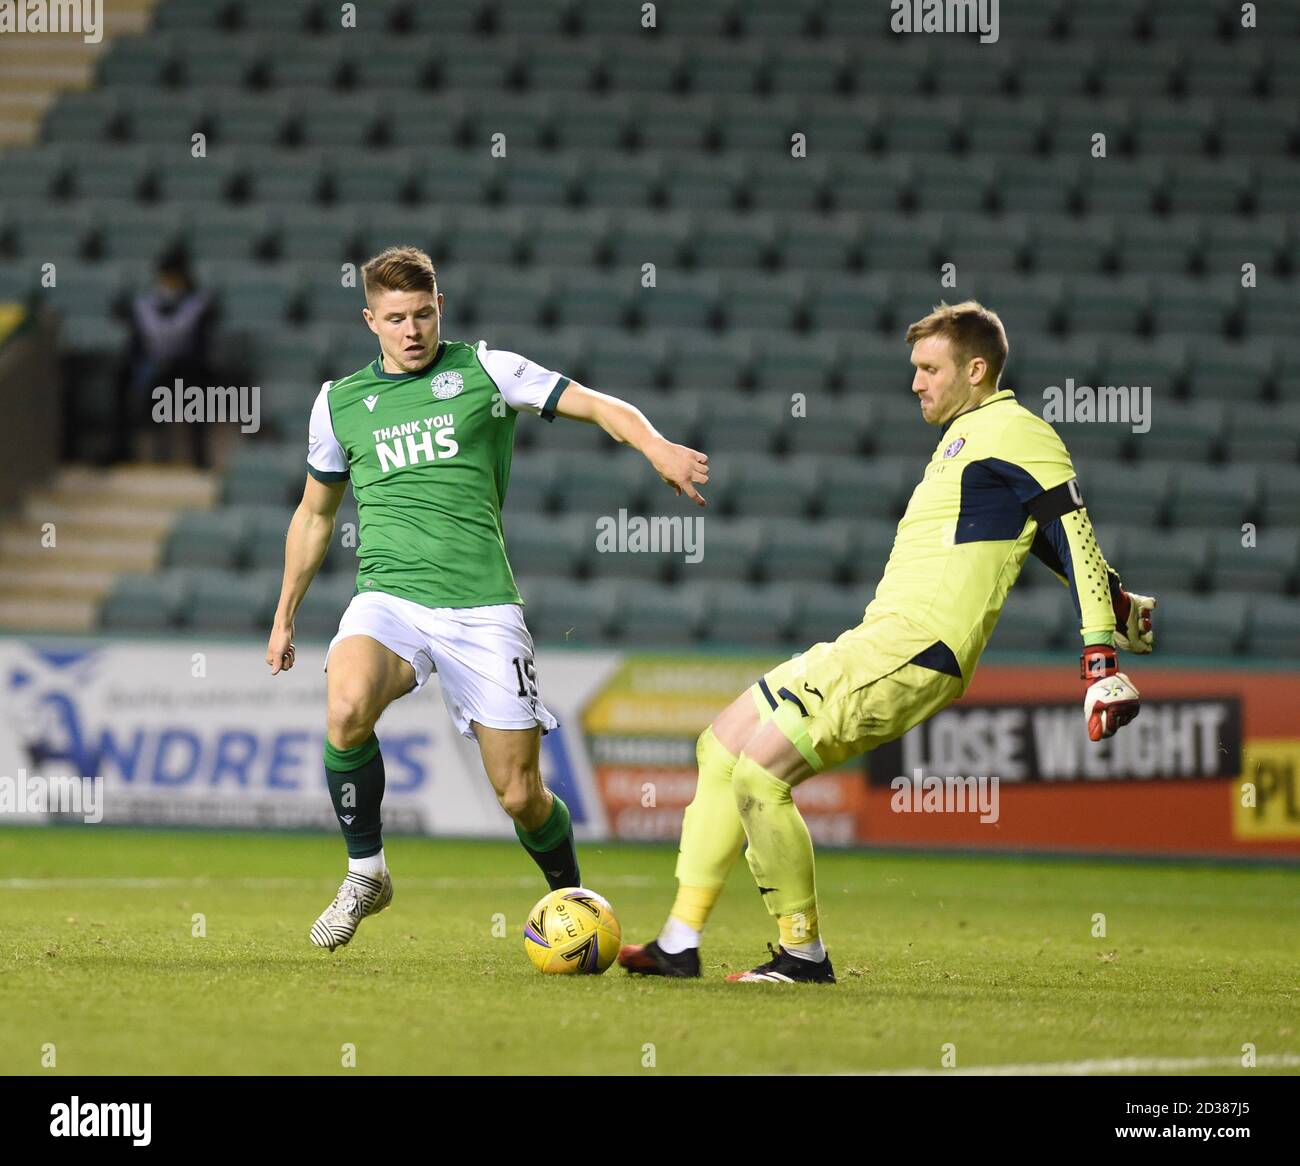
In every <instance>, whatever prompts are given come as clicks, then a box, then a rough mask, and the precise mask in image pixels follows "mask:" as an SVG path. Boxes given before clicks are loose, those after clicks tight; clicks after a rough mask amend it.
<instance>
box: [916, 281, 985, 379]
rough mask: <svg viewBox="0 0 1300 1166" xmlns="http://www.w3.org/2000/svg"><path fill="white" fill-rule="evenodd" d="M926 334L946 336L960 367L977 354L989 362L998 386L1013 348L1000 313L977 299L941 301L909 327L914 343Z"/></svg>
mask: <svg viewBox="0 0 1300 1166" xmlns="http://www.w3.org/2000/svg"><path fill="white" fill-rule="evenodd" d="M927 336H945V337H947V339H948V343H949V344H950V345H951V347H952V354H953V359H954V360H955V361H956V363H957V364H958V366H960V365H964V364H966V363H967V362H968V361H970V360H971V358H972V357H976V356H978V357H979V358H980V359H981V360H983V361H984V363H985V364H986V365H988V369H989V376H990V378H991V384H992V386H993V388H994V389H996V388H997V387H998V380H999V378H1001V376H1002V370H1003V368H1005V367H1006V363H1007V353H1008V351H1010V347H1009V345H1008V344H1007V330H1006V329H1005V328H1004V327H1003V326H1002V321H1001V320H1000V319H999V318H998V314H997V312H995V311H993V310H992V309H991V308H986V307H985V306H984V305H983V304H981V303H979V302H978V301H977V300H964V301H962V303H960V304H945V303H943V302H942V301H940V303H939V304H938V306H937V307H936V308H935V309H934V311H932V312H931V313H930V314H929V315H928V316H922V317H921V319H919V320H917V321H916V323H915V324H913V325H912V326H911V327H909V328H908V330H907V336H906V340H907V343H908V344H915V343H916V342H917V341H918V340H924V339H925V338H926V337H927Z"/></svg>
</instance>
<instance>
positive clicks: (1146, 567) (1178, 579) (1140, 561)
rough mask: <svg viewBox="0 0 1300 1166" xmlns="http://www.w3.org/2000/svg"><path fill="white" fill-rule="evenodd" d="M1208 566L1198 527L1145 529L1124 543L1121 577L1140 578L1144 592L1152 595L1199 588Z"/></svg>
mask: <svg viewBox="0 0 1300 1166" xmlns="http://www.w3.org/2000/svg"><path fill="white" fill-rule="evenodd" d="M1208 566H1209V546H1208V544H1207V542H1206V539H1205V535H1204V534H1203V533H1202V532H1201V531H1199V530H1176V531H1161V530H1149V531H1147V533H1146V535H1145V536H1144V537H1143V538H1140V539H1134V540H1132V541H1131V542H1130V543H1129V544H1128V547H1127V549H1126V550H1125V554H1124V562H1123V567H1124V577H1125V578H1126V579H1131V580H1135V581H1140V585H1141V588H1142V589H1143V593H1144V594H1146V593H1149V594H1152V595H1156V596H1159V595H1160V594H1162V593H1163V592H1165V591H1197V590H1200V589H1201V587H1202V585H1203V584H1204V583H1205V582H1206V581H1207V578H1208ZM1135 585H1137V584H1136V583H1135ZM1162 607H1163V605H1162Z"/></svg>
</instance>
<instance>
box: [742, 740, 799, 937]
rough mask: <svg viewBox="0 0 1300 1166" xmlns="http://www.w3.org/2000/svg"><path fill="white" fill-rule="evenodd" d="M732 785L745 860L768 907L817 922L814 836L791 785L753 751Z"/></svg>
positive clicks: (745, 756)
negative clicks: (744, 840) (742, 830)
mask: <svg viewBox="0 0 1300 1166" xmlns="http://www.w3.org/2000/svg"><path fill="white" fill-rule="evenodd" d="M731 785H732V788H733V790H734V791H735V795H736V805H737V806H738V807H739V810H740V818H741V822H742V823H743V824H744V827H745V834H746V836H747V837H748V838H749V849H748V850H746V851H745V858H746V860H747V861H748V862H749V869H750V871H751V872H752V873H753V875H754V881H755V882H756V883H758V892H759V894H760V895H762V896H763V905H764V906H765V907H766V908H767V910H768V912H769V913H770V914H772V915H775V916H777V918H778V919H780V918H782V917H786V918H790V917H795V916H799V915H802V916H803V917H804V926H805V927H806V926H807V920H808V919H810V918H811V919H812V920H813V922H814V925H815V923H816V919H817V914H816V912H817V881H816V878H815V875H814V872H813V846H812V836H811V835H810V834H809V833H808V824H807V823H806V822H805V821H804V820H803V815H802V814H800V813H799V809H798V807H797V806H796V805H795V804H794V798H793V797H792V796H791V793H790V786H789V784H788V783H787V782H784V781H781V780H780V778H777V777H774V776H773V775H772V774H770V773H769V772H768V771H767V770H766V769H764V768H763V767H762V766H761V765H759V764H758V762H756V761H755V760H753V758H751V757H750V756H748V754H741V756H740V758H739V759H738V760H737V762H736V766H735V768H734V769H733V770H732V771H731ZM791 928H792V929H793V928H794V922H793V921H792V923H791ZM783 934H784V933H783ZM797 942H808V940H803V941H797Z"/></svg>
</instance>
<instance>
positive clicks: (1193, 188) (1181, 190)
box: [1168, 158, 1251, 215]
mask: <svg viewBox="0 0 1300 1166" xmlns="http://www.w3.org/2000/svg"><path fill="white" fill-rule="evenodd" d="M1250 179H1251V176H1250V173H1249V172H1248V171H1246V170H1245V169H1244V168H1243V167H1242V166H1241V165H1239V164H1237V163H1234V162H1231V161H1225V160H1222V159H1215V160H1213V161H1207V160H1204V159H1199V158H1180V159H1177V160H1175V161H1174V163H1173V166H1172V173H1171V175H1170V179H1169V187H1168V199H1169V209H1170V210H1171V211H1172V212H1173V213H1174V214H1201V215H1232V214H1236V213H1238V212H1239V211H1240V210H1241V208H1242V207H1243V206H1244V205H1245V203H1246V197H1247V192H1248V190H1249V189H1250V185H1251V180H1250Z"/></svg>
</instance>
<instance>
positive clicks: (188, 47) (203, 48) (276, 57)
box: [176, 34, 325, 92]
mask: <svg viewBox="0 0 1300 1166" xmlns="http://www.w3.org/2000/svg"><path fill="white" fill-rule="evenodd" d="M218 43H219V44H220V49H219V50H218V51H215V52H214V51H213V46H212V42H211V41H207V40H195V41H194V42H193V43H191V42H189V41H188V39H185V40H181V41H179V42H177V53H176V71H177V73H178V74H179V77H180V80H181V81H182V82H183V83H184V84H185V85H186V86H189V87H194V88H203V89H207V88H211V89H218V90H226V91H228V92H233V91H234V90H237V89H243V88H245V87H247V86H248V85H249V83H250V82H251V81H252V80H253V79H254V78H255V77H256V76H257V74H258V71H259V70H266V69H269V68H271V67H272V66H274V65H276V64H278V62H279V61H280V60H282V59H283V56H285V55H291V54H281V53H275V52H272V51H270V50H269V48H268V46H267V44H266V41H265V40H264V39H263V38H262V37H261V36H259V35H256V34H241V35H237V36H224V37H222V38H221V40H220V41H219V42H218ZM280 83H281V84H283V82H280ZM315 84H318V85H323V84H325V81H324V80H323V79H317V81H316V82H315Z"/></svg>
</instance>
